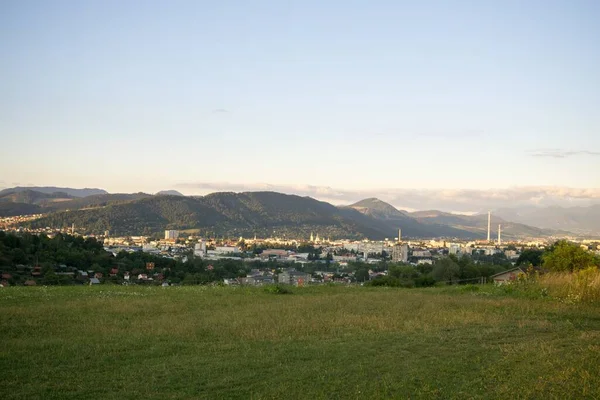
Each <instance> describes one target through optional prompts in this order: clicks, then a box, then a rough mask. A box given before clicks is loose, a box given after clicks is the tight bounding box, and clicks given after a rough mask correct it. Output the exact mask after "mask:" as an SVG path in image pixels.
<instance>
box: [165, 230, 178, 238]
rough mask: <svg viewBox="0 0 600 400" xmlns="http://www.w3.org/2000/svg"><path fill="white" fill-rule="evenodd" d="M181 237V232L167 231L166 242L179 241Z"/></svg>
mask: <svg viewBox="0 0 600 400" xmlns="http://www.w3.org/2000/svg"><path fill="white" fill-rule="evenodd" d="M178 237H179V231H175V230H166V231H165V240H177V238H178Z"/></svg>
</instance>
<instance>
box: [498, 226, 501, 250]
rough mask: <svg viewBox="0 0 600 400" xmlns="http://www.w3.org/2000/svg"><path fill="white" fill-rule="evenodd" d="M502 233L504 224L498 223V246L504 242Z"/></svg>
mask: <svg viewBox="0 0 600 400" xmlns="http://www.w3.org/2000/svg"><path fill="white" fill-rule="evenodd" d="M501 234H502V225H500V224H498V246H500V245H501V244H502V239H501V236H500V235H501Z"/></svg>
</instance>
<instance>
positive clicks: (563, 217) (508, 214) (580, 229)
mask: <svg viewBox="0 0 600 400" xmlns="http://www.w3.org/2000/svg"><path fill="white" fill-rule="evenodd" d="M494 213H496V214H498V215H499V216H501V217H502V218H505V219H508V220H510V221H515V222H520V223H523V224H527V225H534V226H538V227H540V228H543V229H559V230H566V231H571V232H576V233H580V234H593V235H600V204H595V205H591V206H588V207H558V206H553V207H522V208H501V209H498V210H496V211H494Z"/></svg>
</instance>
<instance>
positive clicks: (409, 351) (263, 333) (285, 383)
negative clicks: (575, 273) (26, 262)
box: [0, 285, 600, 399]
mask: <svg viewBox="0 0 600 400" xmlns="http://www.w3.org/2000/svg"><path fill="white" fill-rule="evenodd" d="M292 292H293V293H291V294H285V295H281V294H276V293H272V292H269V291H266V290H265V289H263V288H239V287H238V288H228V287H208V286H187V287H184V286H182V287H168V288H161V287H141V286H137V287H135V286H130V287H123V286H110V285H99V286H95V287H89V286H85V287H72V286H71V287H35V288H26V287H9V288H3V289H0V337H1V338H2V347H1V350H0V377H1V379H2V398H4V399H139V398H144V399H195V398H206V399H221V398H239V399H284V398H285V399H295V398H310V399H346V398H348V399H364V398H382V399H386V398H399V399H418V398H424V399H453V398H456V399H470V398H474V399H551V398H556V399H566V398H572V399H582V398H600V306H599V305H598V304H597V303H582V302H580V303H576V304H574V303H571V302H568V301H559V300H557V299H553V298H528V297H525V296H516V295H510V294H506V293H503V292H502V291H499V290H497V289H495V288H493V287H492V286H491V285H490V286H487V287H484V288H479V287H475V288H474V287H470V286H467V287H457V286H452V287H444V288H427V289H398V288H385V287H377V288H367V287H359V286H352V287H343V286H341V287H327V286H326V287H307V288H293V289H292Z"/></svg>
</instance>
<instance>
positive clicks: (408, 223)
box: [346, 198, 480, 238]
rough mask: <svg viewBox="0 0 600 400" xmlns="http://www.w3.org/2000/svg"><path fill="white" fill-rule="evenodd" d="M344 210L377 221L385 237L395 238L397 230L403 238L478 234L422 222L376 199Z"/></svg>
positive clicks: (366, 200) (364, 201) (477, 235)
mask: <svg viewBox="0 0 600 400" xmlns="http://www.w3.org/2000/svg"><path fill="white" fill-rule="evenodd" d="M346 208H350V209H353V210H356V211H358V212H360V213H361V214H363V215H365V216H368V217H370V218H372V219H375V220H377V221H378V222H379V223H381V224H383V225H385V226H386V232H388V235H387V237H397V236H398V229H402V236H403V237H440V236H445V237H457V238H477V237H479V235H480V234H479V233H472V232H470V231H466V230H462V229H459V228H456V227H453V226H446V225H444V224H439V223H436V222H430V221H427V222H425V223H424V222H422V221H418V220H417V219H415V218H413V217H412V216H410V215H409V214H408V213H407V212H406V211H400V210H398V209H396V208H395V207H394V206H392V205H391V204H388V203H386V202H384V201H382V200H379V199H376V198H370V199H365V200H361V201H359V202H357V203H354V204H352V205H350V206H348V207H346Z"/></svg>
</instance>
